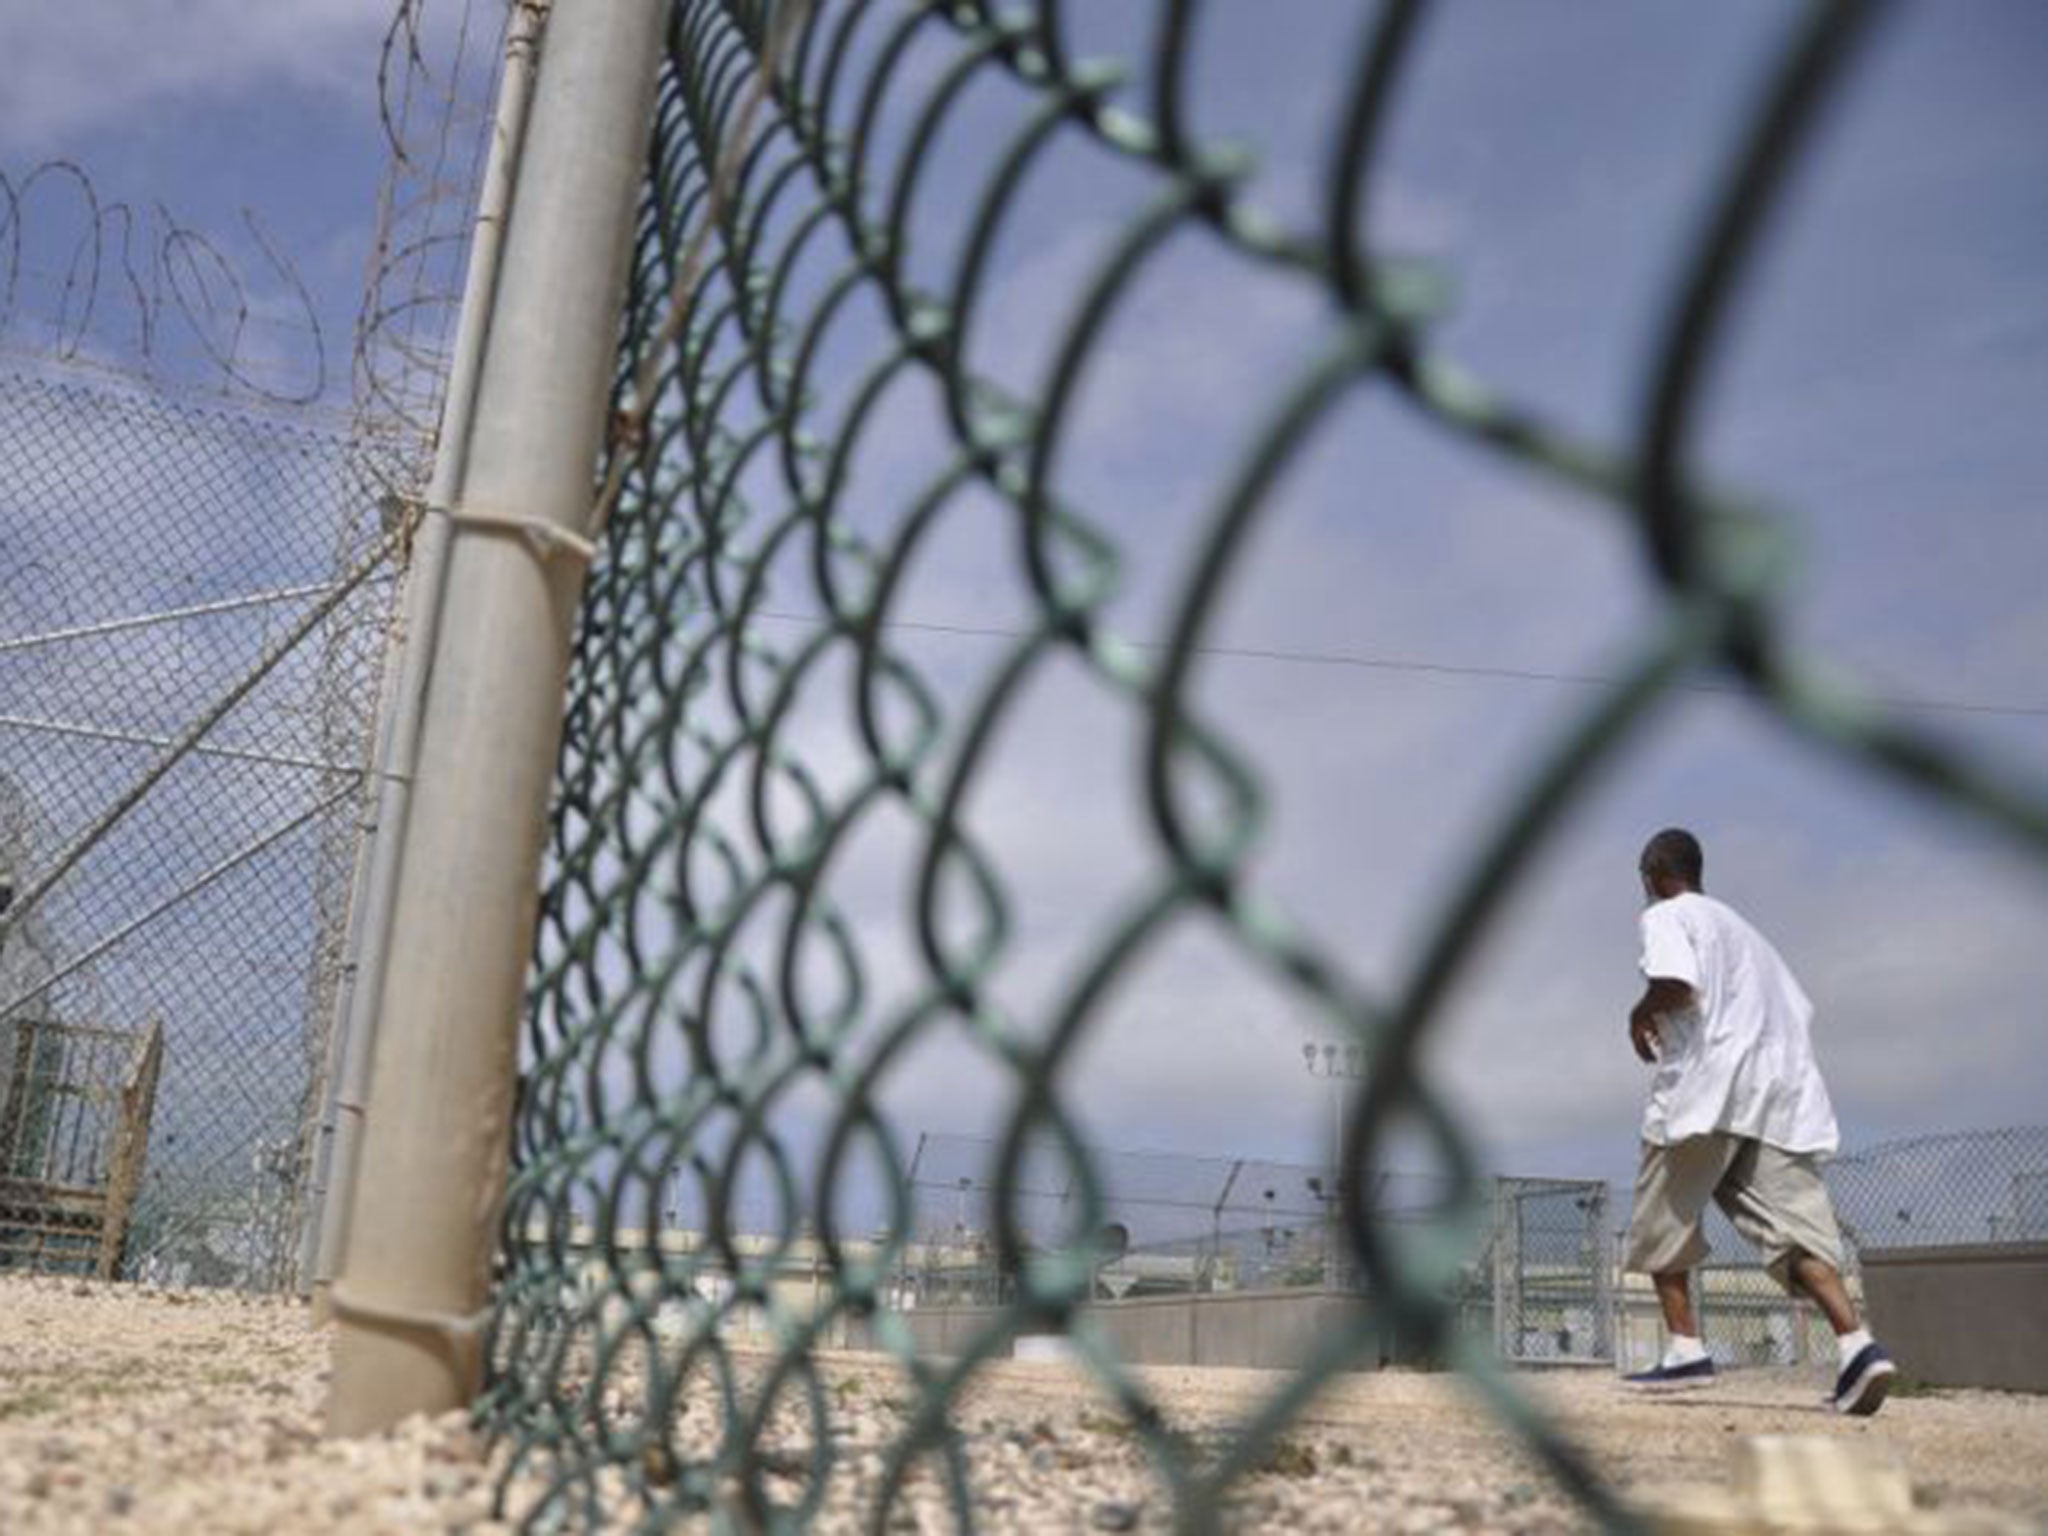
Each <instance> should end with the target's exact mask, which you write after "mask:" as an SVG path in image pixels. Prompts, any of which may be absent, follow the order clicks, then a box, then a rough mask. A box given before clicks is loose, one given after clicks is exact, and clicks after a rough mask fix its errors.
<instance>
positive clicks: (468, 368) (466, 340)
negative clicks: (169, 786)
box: [299, 5, 545, 1322]
mask: <svg viewBox="0 0 2048 1536" xmlns="http://www.w3.org/2000/svg"><path fill="white" fill-rule="evenodd" d="M544 15H545V11H544V10H543V9H542V8H540V7H538V6H530V5H521V6H520V7H518V8H517V9H516V10H515V11H514V12H513V15H512V18H511V20H510V22H509V23H508V24H507V27H506V32H505V47H504V69H503V74H502V75H501V77H500V83H499V86H498V103H497V108H496V111H495V112H494V114H493V117H492V123H491V144H490V149H489V150H488V151H487V154H486V159H485V163H484V170H483V175H482V177H481V179H480V181H479V183H478V192H477V210H476V224H475V230H474V233H473V234H472V235H471V237H470V248H469V261H468V267H467V270H466V271H465V272H464V274H463V289H462V292H463V299H462V310H461V313H460V315H459V317H458V319H457V321H456V329H455V342H454V347H453V349H452V351H451V354H450V359H451V360H450V364H449V370H448V386H447V393H446V394H445V395H444V396H443V397H442V403H441V424H440V431H439V434H438V436H437V439H436V442H435V445H434V468H433V474H432V478H431V481H430V483H429V485H428V487H427V503H428V505H430V506H443V507H445V506H448V505H450V504H452V503H453V502H454V501H455V499H456V498H457V497H458V496H459V495H460V494H461V491H462V477H463V470H464V468H465V466H466V464H467V460H468V449H469V430H470V425H471V421H472V418H473V413H474V407H475V402H476V382H477V372H478V369H479V367H480V366H481V364H482V360H483V348H484V342H485V339H486V337H487V335H488V333H489V329H490V325H489V321H490V315H491V308H492V305H491V299H492V294H493V292H494V291H495V288H496V284H497V277H498V266H499V257H500V255H501V253H502V251H503V242H504V234H505V221H506V216H507V214H508V212H509V210H510V208H511V203H512V178H513V176H514V175H515V173H516V171H517V168H518V164H519V150H520V144H521V142H522V139H523V136H524V132H525V127H526V114H527V111H528V108H529V106H530V104H531V99H532V86H533V74H534V64H535V54H536V52H537V50H538V47H539V40H540V29H541V18H542V17H543V16H544ZM448 542H449V540H448V526H447V523H446V521H445V519H442V518H439V517H432V518H428V519H426V520H425V522H424V523H423V524H422V525H421V526H420V527H419V529H418V531H417V533H416V534H415V535H414V538H413V554H412V562H411V566H410V569H409V571H408V573H407V578H406V588H405V607H404V614H403V617H402V619H401V621H400V623H401V625H402V629H401V632H400V635H399V642H398V645H397V647H396V648H395V657H394V659H395V661H396V663H397V665H396V668H395V675H392V674H391V673H387V675H390V676H391V677H392V687H391V690H390V694H389V697H388V698H387V699H386V700H385V701H384V706H383V708H381V709H380V711H379V723H378V730H377V738H378V739H377V760H376V764H377V782H376V785H375V787H374V789H373V790H372V792H371V793H372V801H373V805H374V809H373V810H372V811H371V812H370V815H369V818H368V827H367V828H366V831H365V834H364V837H363V844H362V848H361V849H360V851H359V857H358V860H357V867H356V871H355V878H354V879H353V880H352V881H351V891H352V893H353V894H352V896H351V901H350V912H349V924H350V928H349V938H348V963H347V966H346V968H345V970H344V971H343V975H342V984H341V995H340V996H339V997H338V998H337V999H336V1006H335V1029H334V1038H333V1039H332V1040H331V1041H330V1042H329V1049H328V1058H327V1068H326V1076H327V1087H326V1092H325V1101H324V1104H323V1107H322V1112H321V1117H320V1125H319V1129H318V1132H317V1136H316V1144H315V1147H314V1152H313V1167H312V1175H313V1180H314V1189H313V1197H312V1199H311V1200H310V1201H309V1202H308V1210H307V1213H306V1224H305V1227H304V1230H303V1231H302V1233H301V1236H300V1250H299V1284H300V1288H301V1290H302V1291H306V1292H309V1293H310V1295H311V1297H312V1301H313V1315H314V1318H315V1320H316V1321H320V1322H324V1321H325V1320H326V1313H327V1291H328V1289H329V1287H330V1286H331V1285H332V1284H333V1282H334V1275H335V1271H336V1270H337V1269H338V1268H339V1266H340V1262H341V1251H342V1246H343V1244H344V1242H345V1241H346V1238H347V1232H348V1208H349V1200H350V1197H351V1193H352V1191H353V1189H354V1186H355V1172H356V1159H357V1152H358V1147H359V1139H360V1132H361V1129H362V1116H363V1100H364V1098H365V1097H366V1096H367V1093H368V1090H369V1080H370V1061H371V1059H372V1048H373V1046H374V1044H375V1037H376V1028H377V1017H378V1014H377V1008H378V1002H379V991H380V982H381V981H382V978H383V974H384V965H385V958H386V956H387V955H388V953H389V946H390V941H391V909H392V904H393V901H394V899H395V896H396V892H397V884H398V866H399V852H400V849H401V847H402V846H403V842H404V835H405V818H406V812H407V810H408V808H409V805H410V793H409V792H410V790H411V787H412V777H413V770H414V768H415V766H416V759H417V754H418V744H419V717H420V709H421V706H422V704H423V702H424V700H425V696H426V686H427V670H428V668H427V663H428V658H429V656H430V654H431V651H432V646H433V639H434V634H435V632H436V630H437V629H438V628H439V627H440V613H441V600H442V598H443V596H444V595H445V593H444V580H443V578H444V577H445V575H446V572H447V557H448Z"/></svg>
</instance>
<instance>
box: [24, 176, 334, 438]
mask: <svg viewBox="0 0 2048 1536" xmlns="http://www.w3.org/2000/svg"><path fill="white" fill-rule="evenodd" d="M241 220H242V228H243V233H244V234H245V235H246V236H247V238H248V241H249V243H250V245H251V246H252V247H253V253H252V255H253V260H254V265H253V266H252V265H251V263H250V261H249V259H247V258H244V257H241V256H238V255H237V254H236V253H234V252H233V251H231V250H230V249H229V248H228V247H227V246H225V245H224V244H223V243H222V242H221V241H220V240H218V239H217V238H216V237H214V236H213V235H211V234H209V233H207V232H206V231H204V230H202V229H200V228H198V227H197V226H195V225H192V224H188V223H186V222H185V221H184V220H182V219H180V218H179V217H178V216H177V215H176V214H174V213H173V212H172V211H171V210H170V209H169V208H168V207H167V206H166V205H165V204H164V203H162V202H160V201H156V200H152V201H151V202H150V203H149V204H148V205H147V207H144V208H140V209H138V208H137V207H136V205H134V204H132V203H129V202H126V201H120V200H114V201H109V200H106V199H104V198H102V196H101V194H100V191H99V188H98V186H97V184H96V183H95V181H94V179H93V177H92V176H91V175H90V174H89V173H88V172H87V171H86V170H85V168H84V167H83V166H81V165H79V164H78V163H77V162H75V161H72V160H61V159H60V160H47V161H44V162H43V163H41V164H40V165H37V166H35V167H33V168H31V169H30V170H28V171H27V172H26V173H23V174H20V175H18V176H10V175H9V174H8V173H7V172H6V171H5V170H4V169H0V341H10V340H11V341H12V342H13V344H14V345H17V346H21V347H23V348H24V349H25V350H29V351H32V352H37V353H41V354H43V355H47V356H49V357H52V358H54V359H56V360H57V361H59V362H62V363H68V364H78V363H87V364H92V365H96V366H99V367H105V368H111V369H113V370H115V371H117V372H123V373H128V374H132V375H136V376H139V377H142V378H145V379H151V380H155V381H157V382H161V383H165V384H172V385H178V384H183V385H187V386H200V387H204V386H207V385H218V386H219V387H221V388H223V389H225V390H227V391H228V392H230V393H240V394H242V395H244V396H246V397H247V398H249V399H251V400H255V401H261V402H266V403H269V404H272V405H284V406H304V405H310V404H312V403H313V402H315V401H317V400H319V399H320V398H321V397H322V395H323V394H324V393H325V391H326V388H327V344H326V339H325V337H324V335H323V333H322V330H321V325H320V316H319V312H318V310H317V307H316V306H315V305H314V303H313V299H312V296H311V295H310V294H309V293H308V292H307V290H306V285H305V282H304V280H303V279H302V278H301V277H300V275H299V270H298V267H297V265H296V264H295V263H294V262H293V261H292V259H291V258H290V256H289V255H288V254H287V253H285V252H284V250H283V249H282V248H281V247H280V245H279V244H278V242H277V240H276V239H275V238H274V237H273V236H272V235H271V234H270V232H269V230H268V229H267V228H265V226H264V224H263V221H262V220H261V219H260V218H259V217H258V216H257V214H256V212H255V210H253V209H249V208H244V209H243V210H242V211H241ZM39 243H41V244H44V245H46V246H48V249H47V250H46V251H44V252H42V255H43V257H44V259H45V260H47V261H48V262H49V263H50V264H49V265H42V264H39V263H38V261H37V259H36V258H37V254H38V253H37V250H36V247H37V245H38V244H39ZM259 274H260V276H261V278H262V279H265V280H267V281H261V282H259V281H258V275H259ZM38 285H40V286H41V287H42V288H43V289H45V290H46V297H45V299H44V303H43V304H42V305H41V306H39V307H37V306H30V305H28V304H26V303H25V302H24V301H25V297H26V295H27V294H28V293H29V292H31V291H32V290H33V289H34V288H35V287H36V286H38ZM180 323H182V330H183V336H184V340H185V341H186V342H187V343H188V344H189V345H191V346H196V347H197V349H198V355H197V358H196V360H195V359H193V358H192V357H191V356H190V355H189V354H185V355H181V354H180V353H179V352H178V351H177V350H176V347H175V343H176V340H177V332H178V328H179V325H180ZM20 326H26V327H29V328H31V330H32V332H33V334H31V335H30V336H28V337H16V338H10V337H9V331H10V328H11V327H20ZM257 333H271V334H275V335H277V336H278V337H280V338H282V339H283V341H284V343H285V345H284V346H283V347H282V348H281V349H271V348H269V347H266V348H265V353H266V355H265V356H263V357H261V358H258V357H255V356H252V355H251V352H250V345H251V337H252V335H254V334H257ZM273 350H281V352H282V355H281V356H270V355H267V354H268V353H270V352H271V351H273ZM195 362H196V366H195Z"/></svg>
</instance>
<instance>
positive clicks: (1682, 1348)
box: [1662, 1333, 1707, 1365]
mask: <svg viewBox="0 0 2048 1536" xmlns="http://www.w3.org/2000/svg"><path fill="white" fill-rule="evenodd" d="M1706 1357H1707V1346H1706V1345H1704V1344H1702V1343H1701V1342H1700V1341H1699V1340H1698V1339H1696V1338H1694V1337H1693V1336H1692V1335H1691V1334H1689V1333H1674V1334H1672V1335H1671V1337H1670V1339H1669V1340H1668V1341H1666V1343H1665V1345H1664V1359H1663V1361H1662V1363H1663V1364H1665V1365H1690V1364H1691V1363H1692V1362H1693V1361H1695V1360H1704V1359H1705V1358H1706Z"/></svg>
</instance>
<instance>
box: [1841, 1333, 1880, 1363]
mask: <svg viewBox="0 0 2048 1536" xmlns="http://www.w3.org/2000/svg"><path fill="white" fill-rule="evenodd" d="M1875 1342H1876V1341H1875V1340H1874V1339H1872V1338H1871V1337H1870V1330H1869V1329H1868V1328H1857V1329H1854V1330H1852V1331H1851V1332H1848V1333H1838V1334H1836V1335H1835V1347H1836V1348H1837V1349H1839V1350H1840V1351H1841V1352H1842V1364H1844V1365H1847V1364H1848V1363H1849V1362H1850V1361H1851V1360H1854V1359H1855V1358H1856V1356H1857V1355H1858V1354H1859V1353H1860V1352H1861V1351H1862V1350H1864V1349H1865V1348H1867V1347H1868V1346H1869V1345H1871V1344H1873V1343H1875Z"/></svg>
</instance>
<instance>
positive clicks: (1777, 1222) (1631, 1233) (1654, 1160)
mask: <svg viewBox="0 0 2048 1536" xmlns="http://www.w3.org/2000/svg"><path fill="white" fill-rule="evenodd" d="M1709 1200H1712V1201H1713V1202H1714V1203H1715V1204H1716V1205H1718V1206H1720V1207H1721V1209H1722V1210H1723V1211H1724V1212H1726V1213H1727V1216H1728V1219H1729V1221H1731V1222H1733V1223H1734V1225H1735V1230H1736V1231H1737V1232H1740V1233H1741V1234H1742V1235H1743V1236H1744V1237H1746V1238H1747V1239H1749V1241H1750V1242H1752V1243H1755V1244H1756V1245H1757V1247H1758V1248H1760V1249H1762V1250H1763V1255H1764V1262H1765V1265H1766V1266H1767V1267H1768V1268H1769V1270H1770V1272H1771V1277H1772V1278H1773V1279H1774V1280H1776V1281H1777V1282H1778V1284H1780V1285H1782V1286H1784V1287H1785V1289H1786V1290H1788V1291H1789V1290H1791V1289H1792V1288H1793V1287H1792V1283H1791V1265H1792V1260H1793V1259H1794V1258H1795V1257H1796V1256H1797V1255H1799V1254H1802V1253H1810V1254H1812V1255H1813V1256H1814V1257H1815V1258H1817V1259H1821V1260H1824V1261H1826V1262H1827V1263H1829V1264H1831V1265H1833V1266H1834V1267H1835V1268H1836V1269H1837V1270H1839V1269H1840V1268H1841V1267H1842V1233H1841V1229H1840V1228H1839V1227H1837V1226H1836V1225H1835V1207H1834V1202H1833V1201H1831V1200H1830V1199H1829V1198H1828V1187H1827V1185H1826V1184H1825V1183H1823V1182H1822V1180H1821V1176H1820V1165H1819V1163H1818V1161H1817V1160H1816V1159H1815V1157H1814V1156H1813V1155H1812V1154H1811V1153H1804V1152H1786V1151H1784V1150H1782V1149H1780V1148H1778V1147H1771V1146H1766V1145H1764V1143H1762V1142H1760V1141H1754V1140H1751V1139H1750V1138H1749V1137H1746V1136H1727V1135H1721V1134H1719V1133H1716V1134H1713V1135H1708V1136H1688V1137H1687V1138H1686V1139H1685V1140H1684V1141H1677V1142H1673V1143H1671V1144H1670V1145H1669V1146H1658V1145H1657V1144H1655V1143H1654V1142H1647V1141H1646V1142H1644V1143H1643V1161H1642V1166H1641V1168H1640V1169H1639V1171H1638V1172H1637V1174H1636V1198H1635V1209H1634V1211H1633V1212H1631V1214H1630V1216H1629V1222H1628V1257H1627V1259H1626V1260H1625V1262H1624V1267H1625V1268H1627V1269H1630V1270H1633V1271H1635V1272H1636V1273H1638V1274H1645V1275H1661V1274H1669V1273H1671V1272H1672V1271H1673V1270H1682V1269H1691V1268H1692V1267H1693V1266H1694V1265H1696V1264H1698V1263H1699V1262H1700V1260H1702V1259H1704V1258H1705V1257H1706V1256H1707V1255H1708V1254H1709V1253H1710V1252H1712V1249H1711V1248H1710V1247H1709V1246H1708V1244H1707V1238H1706V1234H1705V1233H1704V1232H1702V1231H1701V1230H1700V1218H1701V1217H1702V1216H1704V1215H1705V1214H1706V1210H1707V1201H1709Z"/></svg>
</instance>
